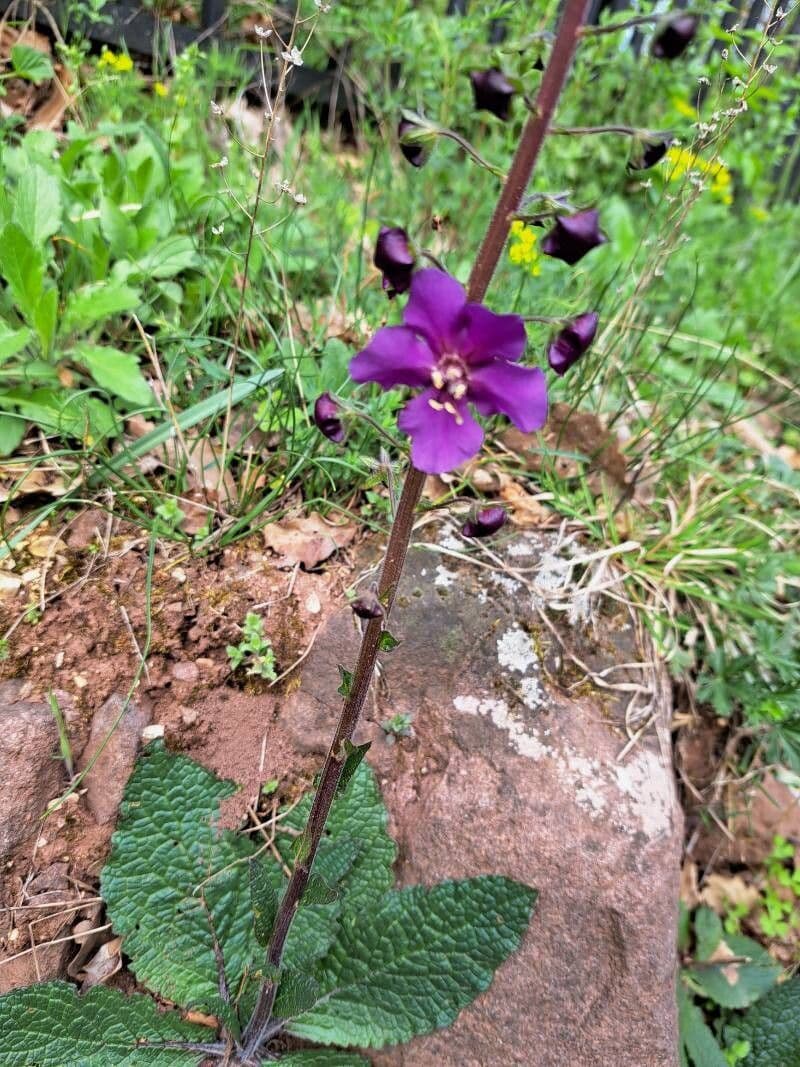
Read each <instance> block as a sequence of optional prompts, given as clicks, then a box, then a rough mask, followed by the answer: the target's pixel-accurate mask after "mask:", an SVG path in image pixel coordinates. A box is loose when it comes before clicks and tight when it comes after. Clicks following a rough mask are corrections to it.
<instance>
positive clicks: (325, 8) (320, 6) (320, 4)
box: [314, 0, 331, 15]
mask: <svg viewBox="0 0 800 1067" xmlns="http://www.w3.org/2000/svg"><path fill="white" fill-rule="evenodd" d="M314 7H316V9H317V11H321V12H322V14H323V15H327V14H328V12H329V11H330V9H331V5H330V4H326V3H325V0H314Z"/></svg>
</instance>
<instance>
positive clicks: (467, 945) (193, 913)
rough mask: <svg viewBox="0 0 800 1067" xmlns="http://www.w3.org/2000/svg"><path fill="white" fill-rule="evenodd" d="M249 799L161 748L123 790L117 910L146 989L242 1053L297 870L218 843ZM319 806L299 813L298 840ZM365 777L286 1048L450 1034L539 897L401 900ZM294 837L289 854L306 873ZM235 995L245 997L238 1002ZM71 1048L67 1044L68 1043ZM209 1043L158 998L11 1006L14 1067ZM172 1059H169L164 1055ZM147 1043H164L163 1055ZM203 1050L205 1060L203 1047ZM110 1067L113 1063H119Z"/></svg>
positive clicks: (304, 948)
mask: <svg viewBox="0 0 800 1067" xmlns="http://www.w3.org/2000/svg"><path fill="white" fill-rule="evenodd" d="M233 792H234V787H233V785H232V784H231V783H230V782H224V781H220V780H219V779H218V778H216V777H215V776H214V775H213V774H211V773H210V772H208V771H207V770H205V769H204V768H203V767H201V766H200V765H199V764H197V763H194V762H193V761H192V760H190V759H187V758H186V757H184V756H180V755H172V754H170V753H169V752H168V751H167V750H166V749H165V747H164V745H163V743H162V742H155V743H153V744H152V745H150V746H149V747H148V748H147V749H146V750H145V753H144V755H143V756H142V757H141V759H140V760H139V762H138V764H137V766H136V768H135V771H134V774H133V776H132V777H131V779H130V781H129V783H128V786H127V788H126V790H125V798H124V801H123V805H122V809H121V816H120V823H119V828H118V830H117V831H116V833H115V834H114V837H113V841H112V853H111V857H110V859H109V861H108V863H107V864H106V867H105V868H104V870H103V874H102V879H101V892H102V895H103V898H104V900H105V903H106V908H107V913H108V916H109V919H110V921H111V923H112V924H113V927H114V930H115V931H116V932H117V933H118V934H120V935H122V936H123V937H124V938H125V942H124V943H125V952H126V956H127V957H128V958H129V960H130V966H131V969H132V971H133V972H134V974H135V975H136V977H137V979H138V981H139V982H140V983H141V984H142V985H144V986H146V987H147V988H148V989H150V990H151V991H152V992H153V993H155V994H157V995H158V996H159V997H161V998H163V999H165V1000H167V1001H169V1002H171V1003H173V1004H176V1005H179V1006H180V1007H184V1008H186V1007H193V1008H199V1009H202V1010H204V1011H207V1012H209V1013H213V1014H215V1015H216V1016H217V1017H218V1018H219V1019H220V1021H221V1026H222V1027H223V1029H224V1031H225V1032H227V1033H228V1034H230V1035H231V1036H232V1037H233V1039H234V1041H236V1040H238V1039H239V1037H240V1035H241V1033H242V1030H243V1025H244V1023H245V1022H246V1021H247V1019H248V1018H249V1014H250V1012H251V1010H252V1007H253V1004H254V1001H255V996H256V993H257V990H258V988H259V985H260V984H261V982H262V981H263V980H264V979H265V977H266V976H267V968H266V965H265V962H264V948H263V946H264V944H265V943H266V942H267V941H268V939H269V933H270V929H271V926H272V924H273V922H274V917H275V914H276V910H277V906H278V901H279V898H280V896H281V895H282V893H283V891H284V890H285V887H286V877H285V875H284V872H283V867H282V865H281V864H279V863H276V862H275V860H274V858H273V857H272V855H271V854H269V853H266V854H264V855H261V854H260V853H259V850H258V848H257V846H256V844H255V843H254V842H253V841H251V840H249V839H248V837H246V836H240V835H237V834H234V833H231V832H230V831H221V830H219V829H218V828H217V827H216V825H215V823H216V820H217V818H218V814H219V804H220V802H221V801H223V800H225V799H226V798H228V797H230V796H231V795H232V793H233ZM309 803H310V797H306V798H304V799H303V800H302V801H301V803H300V804H299V805H296V806H295V807H294V808H291V809H286V811H285V812H284V813H283V814H284V818H283V819H282V820H281V823H280V826H281V828H282V829H283V828H288V830H289V831H293V830H296V829H299V827H300V826H301V825H302V823H303V820H304V819H305V816H306V814H307V812H308V806H309ZM386 819H387V816H386V810H385V808H384V806H383V803H382V801H381V797H380V794H379V792H378V789H377V786H376V783H375V779H374V777H373V775H372V773H371V771H370V770H369V768H368V767H367V766H366V764H364V763H359V765H357V766H356V767H354V769H353V774H352V777H351V779H350V783H349V786H348V787H347V789H345V790H344V791H343V792H342V793H341V795H340V796H339V797H338V798H337V799H336V801H335V802H334V806H333V810H332V813H331V817H330V820H329V822H328V826H327V831H326V835H325V837H324V839H323V842H322V844H321V846H320V851H319V853H318V855H317V858H316V861H315V864H314V869H313V871H312V874H311V878H310V881H309V886H308V892H307V894H306V896H305V898H304V899H303V901H302V905H301V907H300V909H299V911H298V913H297V916H296V919H295V922H294V925H293V927H292V931H291V933H290V935H289V939H288V941H287V945H286V952H285V955H284V958H283V962H282V966H281V969H280V971H278V972H274V973H271V974H270V975H269V977H270V978H271V980H273V981H275V980H277V983H278V991H277V997H276V1002H275V1013H276V1016H277V1017H278V1018H279V1019H281V1020H282V1022H283V1025H284V1026H285V1028H286V1029H287V1031H289V1032H291V1033H294V1034H297V1035H298V1036H304V1037H307V1038H311V1039H316V1040H319V1041H320V1042H322V1043H325V1044H340V1045H372V1046H380V1045H383V1044H386V1043H390V1042H391V1043H394V1042H396V1041H399V1040H405V1039H407V1038H409V1037H412V1036H413V1035H415V1034H421V1033H427V1032H428V1031H430V1030H432V1029H434V1028H436V1027H441V1026H446V1025H448V1024H449V1023H450V1022H452V1020H453V1019H454V1018H455V1017H456V1015H457V1014H458V1013H459V1011H461V1010H462V1008H464V1007H466V1006H467V1005H468V1004H469V1003H470V1002H471V1001H472V1000H473V999H474V997H475V996H476V995H477V994H478V993H479V992H481V991H482V990H484V989H486V988H487V987H488V985H489V984H490V982H491V979H492V975H493V973H494V970H495V969H496V968H497V967H498V966H499V964H500V963H502V961H503V960H504V959H506V958H507V957H508V956H509V955H510V954H511V953H512V952H513V951H514V950H515V949H516V948H517V946H518V945H519V942H520V939H521V937H522V934H523V933H524V931H525V929H526V928H527V925H528V921H529V919H530V914H531V910H532V908H533V905H534V902H535V898H536V893H535V891H534V890H531V889H528V888H527V887H526V886H523V885H519V884H518V883H516V882H512V881H511V880H510V879H507V878H499V877H483V878H471V879H465V880H463V881H459V882H443V883H441V884H440V885H437V886H433V887H432V888H431V889H424V888H422V887H419V886H417V887H411V888H409V889H403V890H399V891H396V890H393V889H391V884H392V880H393V879H392V863H393V861H394V859H395V846H394V843H393V842H392V840H391V838H389V836H388V835H387V833H386ZM289 840H291V835H290V834H285V833H284V834H282V835H281V836H280V837H279V838H278V845H279V848H280V849H281V851H282V852H283V854H284V856H285V857H286V858H287V859H288V858H289V857H290V855H291V846H290V845H288V844H287V841H289ZM226 990H229V991H230V995H228V994H227V993H226V992H225V991H226ZM54 1034H55V1037H54V1036H53V1035H54ZM210 1037H211V1038H213V1034H210V1031H209V1030H208V1029H207V1028H205V1027H197V1026H192V1025H189V1024H187V1023H185V1022H183V1021H182V1020H181V1019H180V1018H179V1016H177V1015H176V1014H175V1013H169V1012H167V1013H162V1012H161V1011H159V1009H158V1008H157V1007H156V1005H155V1002H153V1001H151V1000H150V999H149V998H146V997H143V996H138V995H137V996H135V997H125V996H124V995H122V994H121V993H119V992H117V991H116V990H107V989H104V988H96V989H93V990H92V991H91V992H90V993H89V994H88V995H87V996H85V997H79V996H77V995H76V993H75V991H74V990H73V988H72V987H71V986H69V985H66V984H63V983H50V984H47V985H44V986H35V987H32V988H30V989H24V990H18V991H16V992H15V993H12V994H10V995H9V996H7V997H3V998H0V1064H2V1065H6V1064H7V1065H8V1067H13V1065H15V1064H18V1065H19V1067H30V1063H31V1059H30V1057H31V1056H36V1057H37V1059H36V1063H37V1067H63V1064H64V1063H66V1062H70V1063H76V1062H78V1061H80V1063H81V1065H84V1064H85V1065H86V1067H92V1065H97V1067H101V1065H103V1067H105V1064H106V1063H108V1054H109V1052H111V1054H112V1055H113V1056H114V1057H115V1062H119V1063H122V1062H125V1063H128V1062H130V1063H132V1064H139V1063H141V1064H143V1065H144V1064H145V1063H147V1064H150V1063H152V1064H156V1065H162V1064H163V1065H164V1067H166V1065H167V1064H173V1063H174V1064H178V1063H187V1064H195V1065H197V1064H198V1062H199V1060H200V1058H201V1057H202V1055H203V1050H208V1048H209V1046H210V1045H213V1041H210ZM165 1041H166V1042H170V1043H171V1044H170V1047H169V1048H159V1047H158V1044H159V1042H162V1043H163V1042H165ZM143 1042H150V1043H151V1044H152V1047H150V1045H148V1044H145V1043H143ZM195 1046H196V1047H195ZM103 1057H105V1058H103ZM285 1062H287V1063H295V1064H298V1065H301V1064H306V1065H308V1067H316V1065H319V1067H323V1065H328V1064H330V1065H331V1067H337V1065H338V1067H357V1065H358V1064H362V1063H364V1062H365V1061H363V1060H362V1058H361V1057H359V1056H358V1055H356V1054H350V1053H338V1052H327V1051H324V1050H319V1051H314V1050H311V1051H307V1052H302V1053H292V1054H290V1055H288V1056H287V1057H285Z"/></svg>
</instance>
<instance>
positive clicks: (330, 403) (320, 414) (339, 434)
mask: <svg viewBox="0 0 800 1067" xmlns="http://www.w3.org/2000/svg"><path fill="white" fill-rule="evenodd" d="M314 423H315V425H316V427H317V429H318V430H319V432H320V433H322V434H325V436H326V437H328V438H330V440H331V441H343V440H344V426H343V425H342V420H341V419H340V418H339V405H338V404H337V403H336V401H335V400H334V399H333V397H332V396H331V394H330V393H322V394H321V395H320V396H318V397H317V399H316V401H315V403H314Z"/></svg>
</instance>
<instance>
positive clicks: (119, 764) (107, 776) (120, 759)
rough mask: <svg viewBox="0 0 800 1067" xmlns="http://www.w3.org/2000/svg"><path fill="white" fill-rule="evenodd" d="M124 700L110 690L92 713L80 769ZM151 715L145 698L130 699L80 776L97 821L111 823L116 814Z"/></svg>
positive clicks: (98, 744) (85, 763) (108, 727)
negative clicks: (85, 774) (98, 751)
mask: <svg viewBox="0 0 800 1067" xmlns="http://www.w3.org/2000/svg"><path fill="white" fill-rule="evenodd" d="M124 703H125V698H124V697H123V696H122V695H120V694H119V693H114V694H112V695H111V696H110V697H109V698H108V700H107V701H106V702H105V703H104V704H103V705H102V707H100V708H99V709H98V710H97V711H96V712H95V713H94V716H93V718H92V731H91V733H90V735H89V741H88V743H87V745H86V748H85V750H84V752H83V755H82V757H81V763H80V767H81V769H82V768H84V767H86V766H87V765H88V764H89V761H90V760H91V758H92V756H93V755H94V754H95V753H96V752H97V750H98V749H99V748H100V746H101V745H102V743H103V741H105V739H106V737H107V735H108V733H109V731H110V730H111V729H112V728H113V727H114V724H115V722H116V721H117V718H118V717H119V714H120V712H121V711H122V708H123V705H124ZM151 714H152V712H151V706H150V703H149V702H148V701H147V700H144V699H141V698H136V699H134V700H131V702H130V704H129V705H128V707H127V708H126V710H125V714H124V715H123V716H122V719H121V720H120V723H119V725H118V726H117V727H116V729H115V730H114V732H113V734H112V735H111V737H110V738H109V740H108V743H107V744H106V746H105V748H104V749H103V751H102V752H101V753H100V756H99V757H98V759H97V762H96V763H95V764H94V766H93V767H92V769H91V771H89V773H88V775H87V776H86V778H85V779H84V782H85V785H86V803H87V804H88V806H89V810H90V811H91V813H92V815H93V816H94V818H95V819H96V821H97V822H98V823H106V822H111V820H112V819H115V818H116V816H117V810H118V809H119V804H120V801H121V800H122V793H123V791H124V789H125V783H126V782H127V781H128V778H129V777H130V774H131V771H132V770H133V765H134V763H135V762H136V757H137V755H138V753H139V748H140V745H141V738H142V730H144V728H145V726H147V725H148V724H149V723H150V719H151Z"/></svg>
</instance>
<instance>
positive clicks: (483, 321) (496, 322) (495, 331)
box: [458, 304, 528, 364]
mask: <svg viewBox="0 0 800 1067" xmlns="http://www.w3.org/2000/svg"><path fill="white" fill-rule="evenodd" d="M461 321H462V323H463V332H462V335H461V339H460V340H459V347H458V350H459V353H460V355H462V356H463V357H464V359H465V360H466V361H467V363H471V364H478V363H488V362H489V360H491V359H493V358H494V357H497V358H498V359H508V360H511V362H512V363H516V361H517V360H518V359H520V357H521V356H522V353H523V352H524V351H525V346H526V344H527V343H528V338H527V335H526V333H525V323H524V322H523V321H522V319H521V318H520V317H519V315H497V314H495V312H494V311H490V310H489V309H488V308H486V307H484V306H483V304H467V306H466V307H465V308H464V312H463V315H462V316H461Z"/></svg>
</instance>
